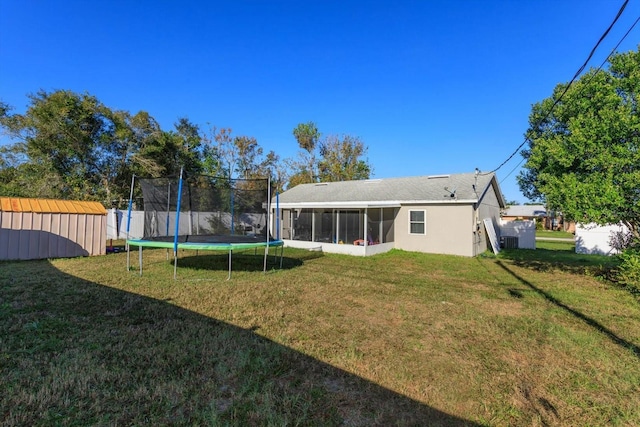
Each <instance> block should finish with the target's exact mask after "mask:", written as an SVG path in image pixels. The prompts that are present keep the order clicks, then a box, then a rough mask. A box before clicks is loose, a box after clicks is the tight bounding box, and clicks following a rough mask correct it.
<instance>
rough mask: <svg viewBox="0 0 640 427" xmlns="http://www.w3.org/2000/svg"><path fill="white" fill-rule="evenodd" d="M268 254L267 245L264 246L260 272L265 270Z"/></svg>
mask: <svg viewBox="0 0 640 427" xmlns="http://www.w3.org/2000/svg"><path fill="white" fill-rule="evenodd" d="M268 256H269V245H267V246H265V247H264V263H263V266H262V272H263V273H266V272H267V257H268Z"/></svg>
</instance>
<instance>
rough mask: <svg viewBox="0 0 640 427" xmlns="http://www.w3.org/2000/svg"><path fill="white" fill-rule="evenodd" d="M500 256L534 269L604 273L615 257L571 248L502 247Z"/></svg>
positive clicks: (611, 265) (593, 273)
mask: <svg viewBox="0 0 640 427" xmlns="http://www.w3.org/2000/svg"><path fill="white" fill-rule="evenodd" d="M499 257H500V258H506V259H510V260H512V261H513V262H514V263H515V265H517V266H519V267H525V268H530V269H532V270H535V271H551V270H560V271H566V272H570V273H581V274H583V273H585V272H587V273H589V274H592V275H597V276H601V275H606V273H607V271H608V270H609V269H611V268H612V267H613V266H615V259H613V258H611V257H607V256H603V255H583V254H577V253H575V250H571V249H543V248H538V249H535V250H528V249H503V250H501V251H500V255H499Z"/></svg>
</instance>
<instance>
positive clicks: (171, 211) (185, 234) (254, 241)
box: [126, 172, 284, 280]
mask: <svg viewBox="0 0 640 427" xmlns="http://www.w3.org/2000/svg"><path fill="white" fill-rule="evenodd" d="M183 175H184V174H183V172H181V173H180V177H179V178H178V179H170V178H155V179H142V178H137V177H135V176H134V177H133V179H132V183H131V195H130V199H129V209H128V217H127V235H129V230H130V228H129V227H130V223H131V211H132V208H133V204H134V200H135V201H136V204H140V203H141V204H142V205H143V206H144V236H143V238H141V239H127V241H126V249H127V270H129V269H130V268H131V257H130V251H131V249H130V247H131V246H137V247H138V262H139V267H140V275H142V265H143V259H142V250H143V248H165V249H167V257H168V250H169V249H173V258H174V269H173V276H174V279H176V278H177V268H178V251H179V250H194V251H224V252H227V253H228V267H229V271H228V277H227V280H228V279H230V278H231V271H232V259H233V253H234V252H238V251H247V250H250V249H254V253H255V254H257V251H258V249H264V262H263V272H266V269H267V260H268V256H269V249H270V248H272V247H273V248H274V249H275V255H274V258H275V259H277V256H278V249H280V268H282V255H283V250H284V249H283V248H284V242H283V241H282V240H280V239H274V238H273V237H272V236H271V234H270V233H269V231H268V230H269V229H270V228H271V218H270V211H271V209H270V199H271V185H270V181H269V180H268V179H252V180H243V179H228V178H220V177H210V176H196V177H190V178H185V177H184V176H183ZM137 207H138V208H139V206H137Z"/></svg>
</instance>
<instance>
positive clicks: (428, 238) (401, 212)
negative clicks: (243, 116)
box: [272, 172, 505, 256]
mask: <svg viewBox="0 0 640 427" xmlns="http://www.w3.org/2000/svg"><path fill="white" fill-rule="evenodd" d="M504 208H505V202H504V197H503V196H502V193H501V191H500V187H499V185H498V182H497V180H496V177H495V175H494V174H481V173H477V172H476V173H462V174H453V175H431V176H417V177H407V178H385V179H368V180H362V181H341V182H323V183H314V184H301V185H298V186H296V187H293V188H292V189H289V190H287V191H285V192H284V193H282V194H280V195H279V196H277V197H276V199H275V200H274V203H272V209H273V210H274V212H273V215H272V229H273V230H274V234H275V237H276V238H280V239H283V240H284V241H285V245H287V246H290V247H299V248H307V249H322V250H323V251H325V252H335V253H346V254H352V255H373V254H377V253H381V252H386V251H389V250H390V249H393V248H397V249H403V250H407V251H417V252H426V253H439V254H452V255H462V256H475V255H478V254H480V253H482V252H484V251H485V250H486V249H487V248H488V247H489V246H488V245H489V242H488V237H487V230H486V229H485V227H487V226H486V225H485V224H488V228H490V229H491V230H490V231H491V232H493V233H495V231H494V227H496V228H497V227H498V222H499V220H500V211H501V210H502V209H504ZM494 236H495V234H494Z"/></svg>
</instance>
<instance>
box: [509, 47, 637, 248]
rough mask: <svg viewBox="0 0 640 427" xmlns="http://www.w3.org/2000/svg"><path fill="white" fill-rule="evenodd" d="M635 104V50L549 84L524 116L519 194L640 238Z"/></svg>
mask: <svg viewBox="0 0 640 427" xmlns="http://www.w3.org/2000/svg"><path fill="white" fill-rule="evenodd" d="M565 91H566V92H565ZM563 93H564V95H562V94H563ZM639 103H640V52H638V51H630V52H627V53H619V54H615V55H613V56H611V58H610V60H609V66H608V69H606V70H600V71H598V70H590V71H589V72H588V73H586V74H584V75H583V76H582V77H581V78H580V79H578V80H576V81H575V82H574V84H572V85H571V86H570V87H569V88H568V90H567V84H559V85H558V86H556V88H555V90H554V91H553V94H552V96H551V97H550V98H547V99H545V100H543V101H542V102H540V103H537V104H535V105H534V106H533V108H532V112H531V115H530V117H529V123H530V127H529V129H528V130H527V133H526V136H527V138H528V141H529V146H528V148H527V149H525V150H523V152H522V154H523V156H524V158H525V159H526V163H525V165H524V170H523V172H521V173H520V175H519V177H518V181H519V184H520V188H521V190H522V191H523V193H524V194H525V195H526V196H527V197H529V198H531V199H543V200H544V201H546V203H547V205H548V206H549V207H550V208H552V209H558V210H561V211H562V213H563V214H564V215H565V216H566V217H567V218H569V219H573V220H576V221H579V222H595V223H597V224H609V223H620V222H622V223H624V224H625V225H626V226H627V227H628V228H629V230H630V231H631V233H632V234H633V236H634V237H635V239H636V241H637V240H640V116H639V112H638V105H639Z"/></svg>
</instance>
